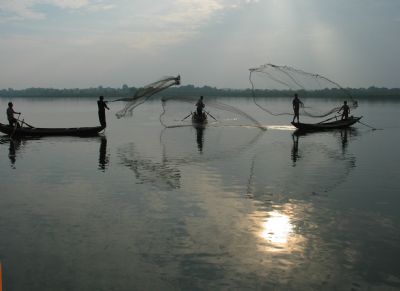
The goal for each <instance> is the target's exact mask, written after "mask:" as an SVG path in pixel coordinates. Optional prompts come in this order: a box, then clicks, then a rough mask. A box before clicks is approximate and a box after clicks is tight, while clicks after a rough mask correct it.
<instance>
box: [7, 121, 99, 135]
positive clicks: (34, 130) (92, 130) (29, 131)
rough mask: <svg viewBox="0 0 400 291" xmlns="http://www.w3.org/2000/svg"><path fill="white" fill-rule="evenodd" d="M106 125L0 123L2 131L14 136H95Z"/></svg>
mask: <svg viewBox="0 0 400 291" xmlns="http://www.w3.org/2000/svg"><path fill="white" fill-rule="evenodd" d="M103 129H104V127H102V126H94V127H71V128H40V127H17V128H15V127H12V126H9V125H5V124H2V123H0V132H2V133H5V134H8V135H12V136H95V135H97V134H98V133H99V132H100V131H102V130H103Z"/></svg>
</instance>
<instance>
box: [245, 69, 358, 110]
mask: <svg viewBox="0 0 400 291" xmlns="http://www.w3.org/2000/svg"><path fill="white" fill-rule="evenodd" d="M249 70H250V76H249V81H250V83H251V86H252V94H253V100H254V103H255V104H256V105H257V106H258V107H259V108H260V109H262V110H263V111H265V112H267V113H269V114H271V115H274V116H279V115H293V113H292V112H276V111H274V110H272V109H271V108H270V107H269V106H266V105H264V106H262V105H261V104H260V102H259V97H272V96H274V97H281V96H285V97H289V96H290V97H293V95H294V94H295V93H298V95H299V98H300V99H302V98H303V97H304V98H308V97H310V98H332V99H340V100H342V101H350V102H349V104H348V105H349V107H350V109H355V108H357V106H358V103H357V101H356V100H354V99H353V97H352V96H351V94H350V92H349V91H348V90H346V89H345V88H343V87H342V86H340V85H339V84H338V83H336V82H334V81H332V80H330V79H328V78H327V77H324V76H322V75H319V74H314V73H309V72H306V71H303V70H300V69H296V68H293V67H290V66H280V65H274V64H264V65H262V66H259V67H257V68H251V69H249ZM303 103H305V102H304V101H303ZM341 106H342V105H341V104H340V105H339V106H336V107H333V108H330V109H317V108H313V107H310V106H305V105H304V106H302V107H301V109H300V114H301V115H305V116H308V117H314V118H321V117H326V116H329V115H331V114H334V113H336V112H337V111H338V110H340V108H341Z"/></svg>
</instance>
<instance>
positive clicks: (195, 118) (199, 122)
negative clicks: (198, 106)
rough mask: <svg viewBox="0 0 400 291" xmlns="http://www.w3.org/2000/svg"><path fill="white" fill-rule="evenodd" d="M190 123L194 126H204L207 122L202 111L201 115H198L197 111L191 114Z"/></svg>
mask: <svg viewBox="0 0 400 291" xmlns="http://www.w3.org/2000/svg"><path fill="white" fill-rule="evenodd" d="M192 123H193V125H195V126H204V125H206V124H207V115H206V114H205V113H203V114H202V115H198V114H197V112H194V113H193V114H192Z"/></svg>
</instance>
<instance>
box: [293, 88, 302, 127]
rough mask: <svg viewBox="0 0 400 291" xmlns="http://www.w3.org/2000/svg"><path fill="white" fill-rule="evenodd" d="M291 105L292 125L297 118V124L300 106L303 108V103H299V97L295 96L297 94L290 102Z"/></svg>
mask: <svg viewBox="0 0 400 291" xmlns="http://www.w3.org/2000/svg"><path fill="white" fill-rule="evenodd" d="M292 103H293V113H294V116H293V121H292V123H294V121H295V119H296V117H297V123H299V122H300V121H299V111H300V105H301V106H304V104H303V102H301V101H300V99H299V96H298V95H297V93H295V94H294V99H293V101H292Z"/></svg>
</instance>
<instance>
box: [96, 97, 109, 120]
mask: <svg viewBox="0 0 400 291" xmlns="http://www.w3.org/2000/svg"><path fill="white" fill-rule="evenodd" d="M103 99H104V97H103V96H100V97H99V100H97V106H98V107H99V121H100V125H101V127H103V128H106V126H107V124H106V109H107V110H110V108H108V106H107V104H106V103H107V101H104V100H103Z"/></svg>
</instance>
